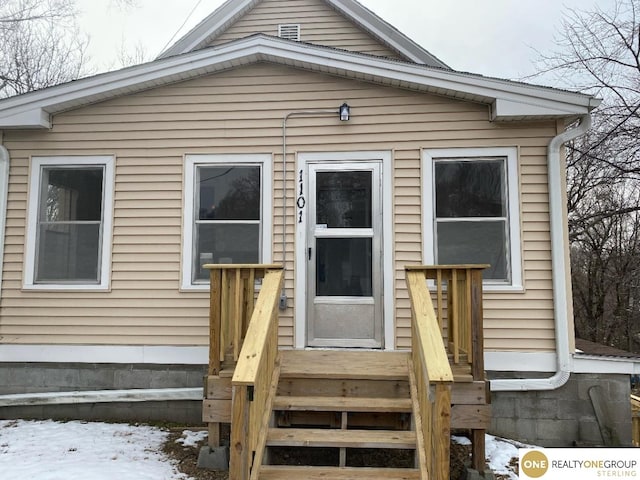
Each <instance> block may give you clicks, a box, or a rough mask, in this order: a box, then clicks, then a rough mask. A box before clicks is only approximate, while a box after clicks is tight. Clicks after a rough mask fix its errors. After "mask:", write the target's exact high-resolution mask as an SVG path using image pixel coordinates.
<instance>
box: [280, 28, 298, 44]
mask: <svg viewBox="0 0 640 480" xmlns="http://www.w3.org/2000/svg"><path fill="white" fill-rule="evenodd" d="M278 36H279V37H280V38H284V39H285V40H295V41H296V42H299V41H300V24H298V23H284V24H281V25H278Z"/></svg>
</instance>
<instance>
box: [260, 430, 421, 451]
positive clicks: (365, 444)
mask: <svg viewBox="0 0 640 480" xmlns="http://www.w3.org/2000/svg"><path fill="white" fill-rule="evenodd" d="M267 446H269V447H275V446H277V447H285V446H286V447H323V448H380V449H382V448H388V449H397V448H401V449H414V448H416V434H415V432H412V431H394V430H342V429H334V428H329V429H325V428H323V429H318V428H270V429H269V433H268V434H267Z"/></svg>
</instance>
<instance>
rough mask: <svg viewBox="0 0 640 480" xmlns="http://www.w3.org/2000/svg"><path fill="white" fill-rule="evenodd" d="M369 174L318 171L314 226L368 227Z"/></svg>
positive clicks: (369, 202)
mask: <svg viewBox="0 0 640 480" xmlns="http://www.w3.org/2000/svg"><path fill="white" fill-rule="evenodd" d="M371 179H372V172H370V171H368V172H367V171H365V172H317V174H316V189H317V194H316V198H317V203H316V205H317V207H316V210H317V214H316V224H317V225H326V226H327V228H371V221H372V215H371V183H372V182H371Z"/></svg>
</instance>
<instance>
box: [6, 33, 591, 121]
mask: <svg viewBox="0 0 640 480" xmlns="http://www.w3.org/2000/svg"><path fill="white" fill-rule="evenodd" d="M259 61H264V62H271V63H275V64H281V65H286V66H290V67H295V68H302V69H308V70H312V71H317V72H321V73H327V74H330V75H336V76H342V77H346V78H353V79H354V80H360V81H367V82H371V83H376V84H380V85H385V86H390V87H395V88H404V89H409V90H413V91H418V92H423V93H431V94H435V95H442V96H447V97H450V98H454V99H459V100H461V101H470V102H476V103H483V104H486V105H489V106H491V118H492V119H493V120H494V121H509V120H521V119H523V118H529V117H531V118H536V119H538V120H540V119H543V118H570V117H572V116H579V115H583V114H585V113H588V112H589V111H590V110H591V109H593V108H594V107H595V106H596V105H597V102H596V101H595V99H593V98H592V97H589V96H587V95H582V94H576V93H571V92H565V91H559V90H553V89H548V88H544V87H534V86H529V85H524V84H518V83H513V82H508V81H505V80H496V79H490V78H486V77H481V76H477V75H472V74H464V73H459V72H454V71H448V70H442V69H438V68H429V67H426V66H422V65H415V64H411V63H402V62H398V61H393V60H387V59H382V58H378V57H371V56H366V55H362V54H356V53H352V52H347V51H342V50H335V49H331V48H326V47H318V46H314V45H310V44H302V43H299V42H291V41H287V40H282V39H278V38H275V37H268V36H264V35H257V36H254V37H249V38H245V39H242V40H237V41H235V42H231V43H229V44H226V45H223V46H221V47H216V48H209V49H205V50H200V51H198V52H194V53H190V54H185V55H180V56H176V57H171V58H167V59H164V60H159V61H155V62H151V63H148V64H143V65H139V66H136V67H130V68H127V69H124V70H120V71H116V72H111V73H106V74H102V75H97V76H95V77H90V78H86V79H81V80H76V81H74V82H70V83H67V84H64V85H59V86H57V87H51V88H48V89H45V90H42V91H38V92H33V93H29V94H25V95H22V96H19V97H12V98H8V99H5V100H2V101H0V127H2V128H48V116H49V114H56V113H60V112H62V111H65V110H70V109H74V108H79V107H81V106H84V105H88V104H91V103H97V102H99V101H103V100H107V99H110V98H114V97H117V96H123V95H127V94H131V93H136V92H140V91H143V90H147V89H150V88H154V87H158V86H163V85H168V84H171V83H176V82H180V81H185V80H188V79H191V78H195V77H197V76H201V75H205V74H212V73H217V72H221V71H224V70H228V69H230V68H234V67H239V66H243V65H248V64H251V63H256V62H259Z"/></svg>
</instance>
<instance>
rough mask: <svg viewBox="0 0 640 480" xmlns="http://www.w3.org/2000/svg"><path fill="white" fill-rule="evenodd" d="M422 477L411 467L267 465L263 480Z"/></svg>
mask: <svg viewBox="0 0 640 480" xmlns="http://www.w3.org/2000/svg"><path fill="white" fill-rule="evenodd" d="M419 478H420V472H419V471H418V470H417V469H409V468H364V467H363V468H349V467H298V466H288V465H287V466H274V465H265V466H263V467H262V469H261V471H260V479H261V480H303V479H304V480H365V479H367V480H372V479H382V480H385V479H386V480H414V479H419Z"/></svg>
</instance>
